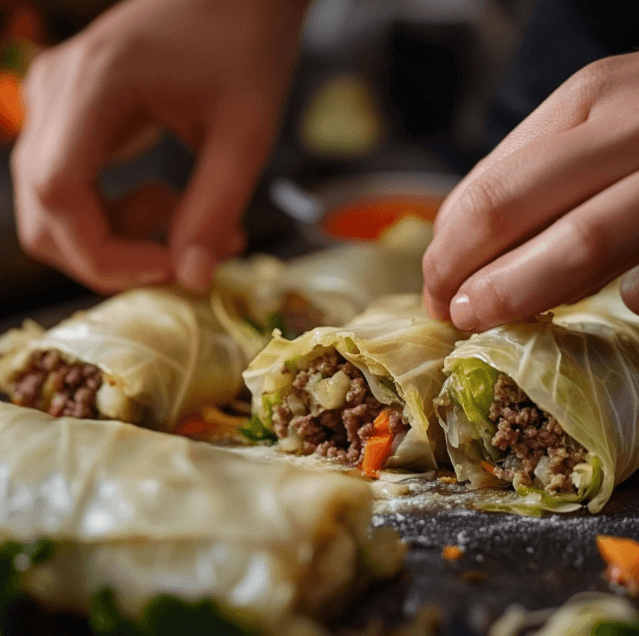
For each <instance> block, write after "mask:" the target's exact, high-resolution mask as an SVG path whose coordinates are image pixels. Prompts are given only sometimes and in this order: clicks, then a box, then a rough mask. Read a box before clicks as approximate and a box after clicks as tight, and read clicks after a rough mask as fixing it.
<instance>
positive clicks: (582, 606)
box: [488, 592, 639, 636]
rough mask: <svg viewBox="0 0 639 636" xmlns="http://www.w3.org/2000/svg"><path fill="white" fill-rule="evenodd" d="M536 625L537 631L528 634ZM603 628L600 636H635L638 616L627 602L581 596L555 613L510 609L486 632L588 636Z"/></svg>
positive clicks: (493, 635)
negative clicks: (607, 635) (623, 635)
mask: <svg viewBox="0 0 639 636" xmlns="http://www.w3.org/2000/svg"><path fill="white" fill-rule="evenodd" d="M540 624H541V625H542V626H541V627H540V629H535V630H534V631H532V629H534V628H536V627H538V626H539V625H540ZM604 625H605V626H608V629H602V630H601V631H600V632H599V633H601V634H618V635H619V636H621V635H622V634H624V633H628V634H633V633H636V630H637V628H639V613H638V612H637V609H636V608H635V607H634V606H633V604H632V603H631V602H630V601H629V600H628V599H627V598H623V597H620V596H615V595H614V594H603V593H601V592H584V593H582V594H577V595H576V596H573V597H572V598H571V599H569V600H568V601H566V603H564V605H562V606H561V607H560V608H559V609H548V610H546V609H543V610H535V611H527V610H525V609H524V608H523V607H520V606H515V607H512V608H510V609H509V610H508V611H507V612H506V613H505V614H504V616H502V617H501V618H500V619H499V620H498V621H496V622H495V624H494V625H493V626H492V627H491V628H490V630H489V632H488V636H518V635H519V634H527V635H529V636H592V635H593V634H595V633H596V632H595V629H596V628H597V627H598V626H604ZM626 630H627V631H626Z"/></svg>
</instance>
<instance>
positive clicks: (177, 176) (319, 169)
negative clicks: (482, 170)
mask: <svg viewBox="0 0 639 636" xmlns="http://www.w3.org/2000/svg"><path fill="white" fill-rule="evenodd" d="M110 4H112V2H109V1H108V0H33V1H31V0H30V1H14V2H9V1H7V0H2V1H0V70H1V72H0V141H1V146H0V319H2V318H3V317H6V316H9V315H15V314H19V313H22V312H29V311H31V310H32V309H34V308H37V307H43V306H46V305H49V304H51V303H53V302H59V301H61V300H65V299H71V298H75V297H78V296H84V295H87V294H88V291H87V290H85V289H84V288H82V287H81V286H79V285H77V284H76V283H73V282H71V281H70V280H68V279H67V278H65V277H64V276H62V275H61V274H59V273H57V272H54V271H52V270H51V269H49V268H47V267H45V266H43V265H41V264H38V263H36V262H34V261H32V260H31V259H29V258H28V257H26V256H25V255H24V254H23V253H22V251H21V249H20V247H19V245H18V241H17V238H16V233H15V225H14V220H13V200H12V186H11V178H10V173H9V166H8V159H9V153H10V149H11V143H12V140H13V139H14V138H15V136H16V134H17V132H18V130H19V126H20V121H21V120H20V117H21V116H20V113H19V112H17V110H16V109H17V108H18V109H19V106H16V104H19V102H18V101H17V90H19V82H20V77H21V76H22V75H23V73H24V72H25V70H26V68H27V66H28V63H29V61H30V59H32V57H33V56H34V55H35V54H37V52H38V50H40V49H41V48H42V47H46V46H50V45H54V44H56V43H58V42H61V41H63V40H64V39H65V38H68V37H70V36H72V35H73V34H74V33H76V32H77V31H79V30H80V29H82V28H83V27H84V26H86V25H87V24H89V23H90V21H91V20H92V19H94V18H95V17H96V16H97V15H98V14H99V13H100V12H101V11H103V10H104V9H105V8H107V7H108V6H109V5H110ZM534 5H535V2H534V0H393V1H392V2H388V1H385V0H316V1H315V2H314V3H313V4H312V5H311V7H310V9H309V12H308V15H307V20H306V25H305V28H304V32H303V46H302V56H301V59H300V63H299V66H298V70H297V73H296V77H295V79H294V81H293V85H292V89H291V93H290V98H289V102H288V105H287V108H286V113H285V115H284V118H283V122H282V126H281V132H280V138H279V141H278V143H277V145H276V148H275V150H274V152H273V155H272V157H271V160H270V162H269V164H268V166H267V167H266V170H265V171H264V174H263V177H262V179H261V181H260V183H259V185H258V187H257V189H256V191H255V194H254V198H253V201H252V203H251V205H250V209H249V210H248V213H247V216H246V221H245V224H246V229H247V232H248V236H249V244H248V251H270V252H274V253H276V254H279V255H281V256H283V257H290V256H294V255H297V254H301V253H304V252H306V251H309V250H311V249H313V248H315V247H317V246H318V244H320V243H321V240H320V241H318V240H316V239H314V237H313V234H312V233H309V232H307V231H304V228H303V227H302V226H304V225H305V222H306V225H308V221H309V220H310V221H313V220H314V219H312V218H310V219H309V218H307V219H302V220H299V221H292V220H291V217H290V216H289V214H288V213H287V212H289V213H290V212H292V213H293V215H294V216H295V215H296V209H297V210H299V209H302V211H303V210H304V209H307V208H308V205H309V202H308V200H307V198H306V193H308V192H316V191H317V192H319V191H322V189H324V191H326V189H327V188H328V189H329V190H330V188H331V184H332V183H340V180H343V179H344V178H346V177H348V178H350V179H351V180H352V179H355V181H354V182H355V183H356V184H357V179H358V178H360V177H361V176H364V177H366V176H367V175H371V174H377V173H387V172H388V171H408V172H416V171H417V172H420V173H426V174H424V177H423V178H424V180H425V181H426V182H428V181H429V180H434V181H436V182H437V183H438V186H437V187H439V188H442V187H443V188H446V187H449V186H450V184H451V183H454V179H455V175H462V174H463V173H464V172H466V171H467V170H468V169H469V168H470V167H471V166H472V164H473V163H474V162H475V161H476V160H477V159H478V158H480V157H481V156H482V154H483V153H484V152H485V149H486V122H487V118H488V112H489V104H490V101H491V98H492V97H493V96H494V95H495V92H496V89H497V86H498V84H499V82H500V80H501V79H502V78H503V76H504V74H505V73H506V71H507V69H508V67H509V66H510V64H511V62H512V59H513V56H514V55H515V52H516V51H517V49H518V47H519V45H520V43H521V41H522V37H523V34H524V32H525V29H526V26H527V24H528V23H529V21H530V19H531V14H532V11H533V8H534ZM192 163H193V157H192V155H191V153H190V152H189V151H188V150H186V149H185V148H184V147H183V146H182V145H181V144H180V143H179V141H178V140H176V139H174V138H171V137H169V136H167V137H165V138H164V139H162V141H161V142H160V143H159V144H158V145H157V146H156V147H155V148H154V149H153V150H152V151H150V152H148V153H147V154H145V155H144V156H143V157H140V158H139V159H136V160H135V161H134V162H132V163H130V164H128V165H126V166H118V167H113V168H111V169H109V170H107V171H105V173H104V174H103V175H102V176H101V184H102V187H103V188H104V191H105V195H106V196H109V197H111V198H115V199H117V198H118V197H121V196H123V195H125V194H126V193H127V192H129V191H130V190H131V189H132V188H134V187H136V185H138V184H141V183H146V182H148V181H153V180H157V179H160V180H163V181H166V182H169V183H171V184H172V185H173V186H174V187H175V188H178V189H179V188H182V187H184V184H185V183H186V181H187V179H188V176H189V173H190V170H191V167H192ZM442 174H443V177H444V178H443V181H442V180H441V179H440V176H441V175H442ZM390 179H391V181H392V180H393V177H390ZM442 183H443V184H444V185H443V186H442V185H441V184H442ZM305 206H306V207H305ZM302 214H303V212H302ZM297 216H298V217H299V214H298V215H297Z"/></svg>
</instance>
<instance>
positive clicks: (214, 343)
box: [0, 288, 244, 430]
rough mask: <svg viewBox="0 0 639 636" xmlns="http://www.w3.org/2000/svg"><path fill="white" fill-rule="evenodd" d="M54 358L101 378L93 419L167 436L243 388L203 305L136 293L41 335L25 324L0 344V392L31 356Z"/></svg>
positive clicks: (237, 358)
mask: <svg viewBox="0 0 639 636" xmlns="http://www.w3.org/2000/svg"><path fill="white" fill-rule="evenodd" d="M46 350H56V351H59V352H61V353H62V354H64V355H65V356H68V357H70V358H71V359H76V360H79V361H81V362H85V363H89V364H93V365H95V366H97V367H98V368H99V369H100V370H101V371H102V372H103V376H104V378H105V380H106V381H105V382H103V387H102V388H101V390H100V391H99V392H98V396H97V398H98V399H97V402H98V407H99V411H100V413H102V414H103V415H104V416H105V417H108V418H112V419H121V420H124V421H129V422H134V423H141V424H144V425H145V426H150V427H151V428H157V429H161V430H170V429H171V428H172V427H173V425H174V424H175V423H176V421H177V420H178V419H179V417H180V416H181V415H182V414H184V413H187V412H189V411H191V410H193V409H194V408H195V407H196V406H198V405H200V404H202V403H203V402H212V403H216V404H224V403H226V402H228V401H229V400H231V399H232V398H233V397H234V396H235V395H236V394H237V392H238V391H239V390H240V388H241V386H242V378H241V372H242V369H243V367H244V361H243V357H242V353H241V351H240V350H239V348H238V346H237V344H236V343H235V342H234V341H233V339H232V338H231V337H230V336H228V335H227V334H226V333H224V331H223V330H222V329H221V328H220V326H219V324H218V323H217V321H216V319H215V316H214V315H213V313H212V312H211V310H210V307H209V306H208V304H207V303H206V301H205V300H204V299H197V298H195V297H190V296H186V295H183V294H178V293H177V292H173V291H170V290H168V289H160V288H154V289H135V290H132V291H128V292H125V293H123V294H119V295H117V296H114V297H113V298H110V299H108V300H106V301H105V302H103V303H100V304H99V305H97V306H95V307H93V308H92V309H89V310H88V311H85V312H78V313H77V314H75V315H74V316H72V317H71V318H68V319H67V320H64V321H62V322H61V323H60V324H59V325H57V326H56V327H53V328H52V329H50V330H48V331H44V332H43V330H42V329H39V328H37V327H35V326H34V323H27V324H26V325H25V327H24V328H23V329H22V330H11V331H9V332H8V333H7V334H5V335H4V336H3V337H2V339H0V353H2V354H4V355H3V356H2V358H0V389H2V390H3V391H5V392H7V393H10V392H11V383H12V381H13V380H14V378H15V377H16V375H17V374H18V373H19V372H20V371H21V370H22V369H23V368H24V366H25V364H26V362H27V360H28V358H29V356H30V355H31V353H32V352H34V351H46Z"/></svg>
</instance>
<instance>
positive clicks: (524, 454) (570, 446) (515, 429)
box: [489, 374, 587, 493]
mask: <svg viewBox="0 0 639 636" xmlns="http://www.w3.org/2000/svg"><path fill="white" fill-rule="evenodd" d="M493 391H494V400H493V402H492V404H491V405H490V411H489V417H490V419H491V420H492V421H493V422H495V423H496V424H497V433H495V435H494V437H493V440H492V442H493V444H494V445H495V446H496V447H497V448H499V449H500V450H503V451H509V453H508V455H507V457H506V459H505V461H504V462H503V463H502V464H503V465H502V466H498V467H497V468H496V469H495V477H497V478H499V479H504V480H506V481H515V482H516V483H518V484H521V485H523V486H532V485H533V481H534V479H535V474H534V472H535V469H536V468H537V466H538V464H539V462H540V461H541V460H543V461H544V462H545V463H546V462H547V466H546V470H547V471H548V474H549V475H550V477H549V478H547V479H545V480H544V481H546V483H545V490H546V492H548V493H568V492H574V490H575V488H574V485H573V483H572V481H571V479H570V475H571V473H572V470H573V468H574V467H575V466H576V465H577V464H580V463H582V462H584V461H585V457H586V452H587V451H586V449H585V448H584V447H583V446H581V444H578V443H577V442H575V440H573V439H572V438H571V437H570V436H569V435H566V433H564V431H563V429H562V428H561V426H559V424H558V422H557V420H556V419H555V418H554V417H553V416H552V415H550V414H549V413H546V412H545V411H542V410H541V409H540V408H539V407H538V406H536V405H535V404H534V403H533V402H532V401H531V400H530V399H529V398H528V396H527V395H526V394H525V393H524V392H523V391H522V390H521V389H520V388H519V387H518V386H517V385H516V384H515V382H514V381H513V380H512V379H511V378H510V377H508V376H507V375H503V374H502V375H500V376H499V377H498V378H497V382H496V383H495V386H494V388H493ZM544 458H547V459H544Z"/></svg>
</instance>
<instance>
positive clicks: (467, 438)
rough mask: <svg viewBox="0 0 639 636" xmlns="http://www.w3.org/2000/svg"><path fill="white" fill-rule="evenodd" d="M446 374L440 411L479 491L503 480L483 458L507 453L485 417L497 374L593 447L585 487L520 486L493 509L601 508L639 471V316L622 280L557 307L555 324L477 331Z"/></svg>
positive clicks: (456, 458)
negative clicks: (626, 300)
mask: <svg viewBox="0 0 639 636" xmlns="http://www.w3.org/2000/svg"><path fill="white" fill-rule="evenodd" d="M445 371H446V373H447V374H449V375H450V377H449V379H448V380H447V381H446V384H445V385H444V388H443V389H442V394H441V396H440V399H439V400H438V402H439V405H440V406H439V409H438V412H439V414H440V417H441V422H442V424H443V426H444V427H445V429H446V437H447V444H448V449H449V453H450V456H451V459H452V461H453V464H454V466H455V470H456V472H457V476H458V478H459V479H460V480H467V479H468V480H470V481H471V487H480V486H488V485H495V484H496V483H498V482H496V480H495V479H494V478H493V477H492V476H491V475H490V474H489V473H488V472H486V471H485V470H484V469H483V468H482V466H481V464H480V462H481V461H482V460H484V461H488V462H493V463H494V461H495V460H496V457H497V455H498V453H499V451H498V450H497V449H495V448H493V449H492V450H491V449H490V439H491V437H492V434H493V433H494V430H492V431H491V430H490V423H489V422H488V421H487V416H486V414H487V408H488V405H489V404H490V401H491V399H492V382H494V380H495V379H496V377H497V372H501V373H505V374H507V375H509V376H510V377H511V378H512V379H513V380H514V381H515V382H516V383H517V385H518V386H519V387H521V389H522V390H523V391H524V392H525V393H526V394H527V395H528V397H529V398H530V399H531V400H532V401H533V402H534V403H535V404H537V405H538V406H539V407H540V408H541V409H543V410H544V411H546V412H547V413H550V414H551V415H552V416H553V417H555V419H556V420H557V422H558V423H559V424H560V426H561V427H562V428H563V430H564V431H565V432H566V433H567V434H568V435H569V436H570V437H572V438H573V439H574V440H576V441H577V442H578V443H579V444H581V445H583V446H584V447H585V448H586V450H587V451H588V454H587V455H586V461H585V462H584V463H583V464H579V465H577V466H576V467H575V468H574V473H575V475H574V476H573V483H574V484H575V490H576V492H574V493H565V494H561V493H558V494H548V493H546V492H544V491H542V490H541V489H538V488H534V487H532V488H525V487H519V488H518V489H517V492H518V495H512V496H510V497H502V498H500V497H498V496H496V498H495V503H494V504H489V506H488V507H492V508H495V509H509V510H513V511H515V512H520V513H523V514H537V513H539V512H540V511H541V510H554V511H558V512H568V511H571V510H575V509H578V508H579V507H581V505H582V504H583V503H586V502H587V505H588V509H589V510H590V511H591V512H593V513H594V512H598V511H599V510H601V508H602V507H603V506H604V504H605V503H606V502H607V501H608V499H609V498H610V495H611V493H612V490H613V488H614V486H615V485H616V484H618V483H620V482H622V481H623V480H624V479H626V478H627V477H629V476H630V475H631V474H632V473H633V472H635V471H636V470H637V469H638V468H639V317H638V316H636V315H635V314H632V312H630V311H629V310H628V309H627V308H626V307H625V305H624V304H623V302H622V300H621V297H620V295H619V291H618V285H617V284H613V285H612V286H610V287H608V288H606V289H605V290H604V291H603V292H601V293H600V294H598V295H596V296H593V297H591V298H588V299H586V300H584V301H582V302H581V303H579V304H577V305H574V306H572V307H560V308H558V309H557V310H556V312H555V317H554V319H553V320H552V322H549V321H548V320H547V319H546V320H542V321H533V322H523V323H516V324H509V325H505V326H501V327H496V328H494V329H490V330H488V331H486V332H484V333H481V334H476V335H474V336H472V337H471V338H470V339H469V340H467V341H466V342H464V343H461V344H460V345H459V346H458V348H457V349H455V351H454V352H453V353H452V354H451V355H450V356H449V357H448V358H447V360H446V365H445ZM469 422H471V425H470V426H469V425H468V423H469ZM492 426H493V427H494V426H495V425H494V424H493V425H492ZM499 483H503V482H499Z"/></svg>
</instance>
